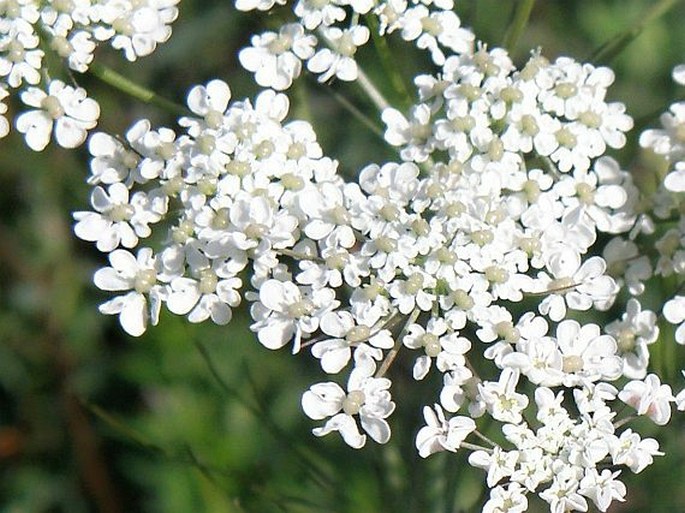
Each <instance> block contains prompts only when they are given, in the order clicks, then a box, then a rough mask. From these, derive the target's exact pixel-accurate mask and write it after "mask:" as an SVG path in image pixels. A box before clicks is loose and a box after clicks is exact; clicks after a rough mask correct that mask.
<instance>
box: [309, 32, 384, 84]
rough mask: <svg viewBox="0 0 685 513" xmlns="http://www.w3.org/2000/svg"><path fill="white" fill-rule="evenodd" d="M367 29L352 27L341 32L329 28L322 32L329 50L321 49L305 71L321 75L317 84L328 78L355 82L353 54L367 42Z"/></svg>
mask: <svg viewBox="0 0 685 513" xmlns="http://www.w3.org/2000/svg"><path fill="white" fill-rule="evenodd" d="M369 34H370V32H369V29H368V28H367V27H365V26H364V25H354V26H352V27H351V28H349V29H345V30H341V29H339V28H337V27H329V28H326V29H325V30H324V37H325V39H326V41H327V42H328V44H329V45H330V47H331V48H323V49H321V50H319V51H318V52H316V54H315V55H314V56H313V57H311V58H310V59H309V60H308V61H307V69H309V71H311V72H312V73H321V75H320V76H319V79H318V80H319V82H326V81H327V80H329V79H330V78H333V77H334V76H335V77H338V78H339V79H340V80H344V81H347V82H351V81H354V80H357V71H358V70H357V63H356V62H355V60H354V54H355V53H356V52H357V48H358V47H360V46H362V45H363V44H365V43H366V42H367V41H368V40H369Z"/></svg>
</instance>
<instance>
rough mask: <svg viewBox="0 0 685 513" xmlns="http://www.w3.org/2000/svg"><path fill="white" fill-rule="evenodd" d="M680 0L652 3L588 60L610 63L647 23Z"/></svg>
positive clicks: (664, 0)
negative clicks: (634, 20) (632, 22)
mask: <svg viewBox="0 0 685 513" xmlns="http://www.w3.org/2000/svg"><path fill="white" fill-rule="evenodd" d="M679 1H680V0H661V1H660V2H657V3H656V4H654V5H652V6H651V7H650V8H649V9H647V10H646V11H645V12H644V14H643V15H642V16H640V17H639V19H638V20H637V21H636V22H635V23H634V24H633V25H632V26H630V27H628V28H627V29H626V30H624V31H623V32H620V33H619V34H616V35H615V36H614V37H612V38H611V39H609V40H608V41H606V42H605V43H604V44H602V45H601V46H600V47H599V48H597V50H595V51H594V52H593V53H592V55H591V56H590V58H589V59H588V60H589V61H591V62H594V63H596V64H608V63H609V62H611V61H612V60H613V59H614V58H615V57H616V56H618V55H619V54H620V53H621V52H622V51H623V50H624V49H625V48H626V47H627V46H628V45H629V44H630V43H632V42H633V41H634V40H635V39H637V37H638V36H639V35H640V34H641V33H642V31H643V30H644V29H645V27H647V25H649V24H650V23H652V22H653V21H655V20H657V19H659V18H660V17H661V16H663V15H664V14H666V13H667V12H668V11H669V10H670V9H671V8H672V7H674V6H675V5H676V4H677V3H678V2H679Z"/></svg>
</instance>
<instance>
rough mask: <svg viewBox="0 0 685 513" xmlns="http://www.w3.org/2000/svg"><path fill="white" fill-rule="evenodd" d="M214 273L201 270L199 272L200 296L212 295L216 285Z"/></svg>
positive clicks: (208, 270)
mask: <svg viewBox="0 0 685 513" xmlns="http://www.w3.org/2000/svg"><path fill="white" fill-rule="evenodd" d="M218 281H219V280H218V278H217V276H216V273H215V272H214V271H212V270H211V269H202V270H201V271H200V287H199V288H200V292H201V293H202V294H213V293H214V291H215V290H216V285H217V283H218Z"/></svg>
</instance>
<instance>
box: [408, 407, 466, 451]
mask: <svg viewBox="0 0 685 513" xmlns="http://www.w3.org/2000/svg"><path fill="white" fill-rule="evenodd" d="M434 408H435V409H433V408H431V407H430V406H424V407H423V418H424V419H425V421H426V425H425V426H424V427H422V428H421V429H420V430H419V432H418V433H417V435H416V449H417V450H418V451H419V456H421V457H422V458H427V457H428V456H430V455H431V454H434V453H436V452H439V451H445V450H447V451H451V452H456V451H457V449H459V447H460V446H461V443H462V442H463V441H464V440H465V439H466V437H467V436H468V435H470V434H471V433H472V432H473V431H475V430H476V423H475V422H474V420H473V419H472V418H471V417H463V416H457V417H452V418H450V419H449V420H447V419H446V418H445V412H444V411H443V409H442V408H441V407H440V406H439V405H437V404H436V405H435V406H434Z"/></svg>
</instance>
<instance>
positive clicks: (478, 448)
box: [459, 442, 492, 454]
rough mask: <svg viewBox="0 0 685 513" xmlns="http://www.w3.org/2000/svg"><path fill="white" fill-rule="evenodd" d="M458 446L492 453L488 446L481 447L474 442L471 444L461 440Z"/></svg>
mask: <svg viewBox="0 0 685 513" xmlns="http://www.w3.org/2000/svg"><path fill="white" fill-rule="evenodd" d="M459 447H463V448H464V449H471V450H472V451H485V452H487V453H490V454H492V449H489V448H488V447H481V446H480V445H476V444H471V443H469V442H462V443H461V444H459Z"/></svg>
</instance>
